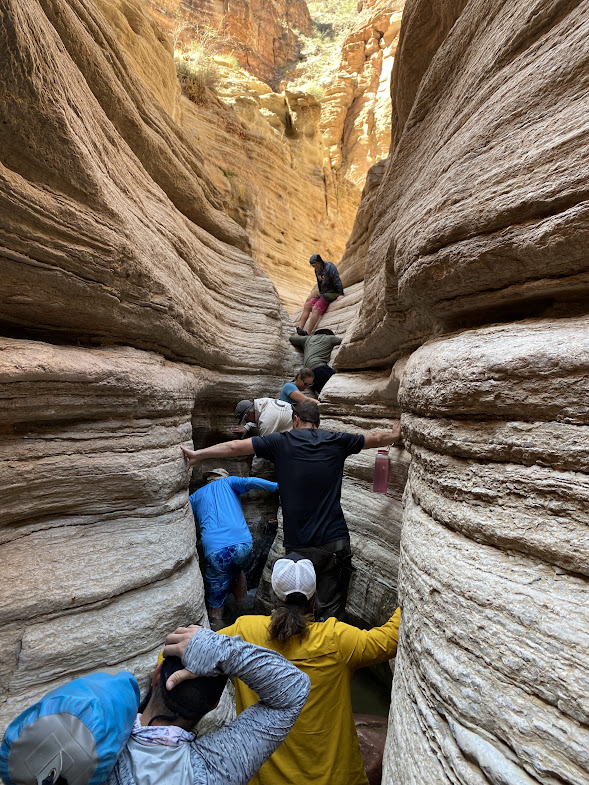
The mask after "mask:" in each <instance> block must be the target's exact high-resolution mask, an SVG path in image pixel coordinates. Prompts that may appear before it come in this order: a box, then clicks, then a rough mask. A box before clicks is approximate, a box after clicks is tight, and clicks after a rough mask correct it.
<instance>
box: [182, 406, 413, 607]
mask: <svg viewBox="0 0 589 785" xmlns="http://www.w3.org/2000/svg"><path fill="white" fill-rule="evenodd" d="M292 416H293V429H292V430H291V431H286V432H285V433H273V434H269V435H268V436H255V437H254V438H252V439H244V440H242V441H230V442H222V443H221V444H215V445H213V446H212V447H206V448H204V449H202V450H189V449H188V448H186V447H182V448H181V449H182V451H183V452H184V456H185V461H186V469H187V471H189V470H190V468H191V467H192V466H194V465H195V464H197V463H198V462H199V461H202V460H205V459H208V458H213V459H214V458H236V457H239V456H244V455H253V454H255V455H256V456H257V457H260V458H266V459H268V460H269V461H271V462H272V463H274V465H275V468H276V477H277V480H278V485H279V494H280V502H281V505H282V516H283V522H284V546H285V548H286V549H287V551H289V550H293V551H297V553H300V554H301V555H303V556H306V557H307V558H309V559H310V560H311V561H312V562H313V565H314V567H315V571H316V573H317V602H316V613H317V617H318V618H319V619H326V618H328V617H329V616H335V617H336V618H338V619H341V618H343V615H344V611H345V607H346V600H347V594H348V585H349V581H350V576H351V571H352V566H351V560H352V554H351V550H350V535H349V532H348V527H347V525H346V521H345V518H344V514H343V511H342V508H341V504H340V497H341V489H342V479H343V471H344V462H345V460H346V458H347V457H348V456H349V455H353V454H354V453H359V452H360V451H361V450H368V449H372V448H374V447H385V446H387V445H390V444H398V443H399V442H400V440H401V426H400V423H399V422H398V421H395V423H394V424H393V428H392V430H391V431H388V432H378V431H372V432H368V433H366V434H352V433H333V432H332V431H324V430H321V429H320V428H319V425H320V416H319V407H318V406H317V404H316V403H315V402H314V401H308V402H307V401H305V402H302V403H297V404H296V405H295V406H293V409H292Z"/></svg>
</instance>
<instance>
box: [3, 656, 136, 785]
mask: <svg viewBox="0 0 589 785" xmlns="http://www.w3.org/2000/svg"><path fill="white" fill-rule="evenodd" d="M138 706H139V686H138V685H137V680H136V679H135V677H134V676H133V675H132V674H131V673H127V672H124V671H123V672H121V673H117V674H116V675H115V676H112V675H110V674H108V673H93V674H91V675H90V676H84V677H82V678H80V679H75V680H74V681H72V682H70V683H69V684H65V685H64V686H63V687H58V688H57V689H55V690H52V691H51V692H49V693H48V694H47V695H45V697H44V698H41V700H40V701H38V702H37V703H35V704H34V705H33V706H30V707H29V708H28V709H25V711H23V712H22V714H19V716H18V717H17V718H16V719H15V720H14V721H13V722H11V724H10V725H9V726H8V728H7V729H6V733H5V734H4V740H3V741H2V745H1V746H0V776H1V777H2V779H3V781H4V782H5V783H6V785H54V783H56V782H57V780H58V779H59V778H60V777H62V778H63V779H64V780H65V781H66V782H67V784H68V785H101V784H102V783H104V782H105V780H106V779H107V778H108V776H109V775H110V773H111V772H112V770H113V767H114V765H115V763H116V760H117V758H118V756H119V754H120V752H121V750H122V749H123V747H124V746H125V744H126V743H127V740H128V738H129V736H130V734H131V729H132V727H133V721H134V720H135V716H136V714H137V707H138Z"/></svg>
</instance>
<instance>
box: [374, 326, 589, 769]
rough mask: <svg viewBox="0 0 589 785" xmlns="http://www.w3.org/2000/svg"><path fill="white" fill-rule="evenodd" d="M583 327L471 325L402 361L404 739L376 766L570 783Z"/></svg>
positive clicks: (399, 680)
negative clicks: (407, 447)
mask: <svg viewBox="0 0 589 785" xmlns="http://www.w3.org/2000/svg"><path fill="white" fill-rule="evenodd" d="M588 327H589V319H587V318H586V317H585V318H578V319H570V320H569V319H563V320H561V321H558V322H555V321H552V320H537V321H527V322H525V321H524V322H521V323H516V324H511V325H501V326H496V327H488V328H481V329H479V330H473V331H467V332H465V333H460V334H457V335H456V336H449V337H447V338H443V339H438V340H435V341H432V342H431V343H428V344H426V345H425V346H424V347H422V348H421V349H419V350H418V351H417V352H415V353H414V354H413V355H412V356H411V358H410V360H409V363H408V365H407V369H406V371H405V375H404V377H403V382H402V389H401V402H402V405H403V408H404V411H405V412H406V413H405V414H404V415H403V422H404V430H405V434H406V436H407V438H408V439H409V440H410V441H411V458H412V460H411V467H410V472H409V483H408V493H407V497H406V505H405V515H404V519H403V537H402V555H401V571H400V579H399V580H400V585H401V601H402V607H403V636H402V642H401V648H400V654H399V656H398V665H397V668H396V670H395V682H394V686H393V703H392V707H391V724H392V738H391V739H390V745H391V747H393V746H394V747H395V748H396V749H398V748H399V747H402V748H403V749H405V750H410V751H411V754H410V755H409V756H408V758H409V759H405V760H403V761H401V760H399V756H397V755H395V754H389V756H388V767H387V771H388V779H387V780H386V781H388V782H395V783H398V782H402V783H418V782H419V783H421V782H433V781H436V782H458V781H460V782H469V783H471V782H472V783H478V782H482V781H483V778H484V779H485V781H491V782H501V781H504V782H522V783H524V782H525V783H528V782H529V783H531V782H552V781H553V777H552V773H555V774H557V775H558V778H559V781H561V782H570V783H583V782H586V781H587V777H588V775H589V757H588V752H587V751H588V750H589V732H588V731H587V725H588V720H589V704H588V702H587V694H588V687H589V671H588V670H587V662H586V652H587V648H588V647H589V580H588V577H589V539H588V538H587V533H586V532H587V525H588V523H589V519H588V516H587V509H588V505H587V498H588V493H589V481H588V477H587V469H588V467H589V450H588V448H587V445H588V444H589V440H588V432H589V431H588V424H589V419H588V417H589V410H588V407H587V395H588V393H589V389H588V383H587V369H588V368H589V338H588V336H589V331H588ZM432 543H435V547H432ZM440 749H442V750H443V751H444V755H443V759H442V760H440V757H439V755H438V754H436V753H434V750H440ZM389 751H390V752H391V751H392V750H391V749H390V750H389ZM416 761H419V765H416Z"/></svg>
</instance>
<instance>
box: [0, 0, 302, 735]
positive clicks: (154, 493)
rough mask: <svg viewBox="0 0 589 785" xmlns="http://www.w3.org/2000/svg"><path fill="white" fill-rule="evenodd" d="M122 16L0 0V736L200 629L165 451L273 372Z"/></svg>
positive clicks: (152, 38) (256, 313)
mask: <svg viewBox="0 0 589 785" xmlns="http://www.w3.org/2000/svg"><path fill="white" fill-rule="evenodd" d="M139 11H140V7H139V5H138V4H137V3H135V2H131V3H125V2H116V3H112V4H111V3H107V2H106V0H104V2H101V4H100V5H99V6H97V5H95V4H94V3H92V2H90V0H83V1H81V2H75V3H72V2H60V0H55V1H50V0H47V2H45V0H39V2H31V1H30V0H27V2H24V0H22V2H21V1H20V0H14V2H11V3H9V4H8V5H7V6H6V8H5V9H4V12H3V17H2V20H3V24H2V25H1V26H0V49H1V51H2V58H1V61H0V70H1V81H2V84H3V86H4V90H3V92H2V96H0V101H1V105H0V114H1V117H2V122H1V123H0V204H1V207H0V216H1V218H0V234H1V237H2V250H1V252H0V277H1V280H2V286H1V287H0V325H1V328H0V333H1V334H2V337H1V338H0V344H1V345H0V397H1V398H2V402H3V404H2V407H1V408H2V411H1V413H0V441H1V442H2V460H1V461H0V498H1V499H2V516H1V525H0V562H1V564H2V575H3V581H2V589H1V591H0V617H1V619H2V623H1V624H0V627H1V629H2V632H1V634H0V636H1V639H2V643H3V646H4V650H5V652H6V656H5V657H4V658H3V662H2V665H1V666H0V727H2V728H4V726H5V725H6V724H7V723H8V722H9V721H10V720H11V719H12V718H13V717H14V716H15V715H16V713H17V712H18V711H19V710H20V709H21V708H22V707H23V706H24V705H26V704H27V703H30V702H31V701H32V700H33V699H35V698H37V697H39V696H40V695H41V694H43V693H44V692H46V691H47V690H48V689H49V688H50V687H53V686H55V685H57V684H58V683H60V682H63V681H64V680H67V679H68V678H71V676H73V675H78V674H80V673H83V672H87V671H88V670H91V669H95V668H97V667H100V666H103V665H106V664H108V665H119V666H124V667H129V668H131V669H132V670H133V671H134V672H135V673H136V674H137V676H138V677H139V678H140V679H141V681H142V683H145V677H146V675H147V674H148V673H149V671H150V670H152V669H153V666H154V663H155V653H156V651H157V650H158V648H160V647H161V643H162V641H163V637H164V634H165V633H166V632H167V631H169V630H171V629H173V628H174V627H175V626H177V625H178V624H185V623H187V622H189V621H203V622H205V623H206V615H205V612H204V603H203V591H202V580H201V577H200V572H199V569H198V563H197V560H196V558H195V530H194V522H193V519H192V514H191V511H190V506H189V505H188V501H187V497H188V494H187V490H188V477H187V475H186V473H185V470H184V466H183V461H182V457H181V453H180V449H179V446H180V444H182V443H185V444H190V439H191V434H192V429H191V421H193V420H198V421H199V422H200V423H202V424H203V425H205V424H206V425H207V428H208V429H209V430H210V429H211V428H213V427H215V423H218V422H222V423H223V424H224V427H226V425H227V424H228V423H230V422H231V413H232V411H233V408H234V406H235V402H236V401H237V400H239V399H240V398H242V397H245V396H248V395H251V396H252V397H253V396H255V395H262V394H268V392H269V391H272V392H270V394H273V393H275V392H276V391H277V390H278V389H280V386H281V384H282V383H283V379H284V378H285V376H286V373H287V370H290V368H289V365H290V363H288V364H287V362H286V360H287V357H288V352H287V349H286V346H287V344H286V340H285V337H286V334H287V331H288V329H289V327H288V323H287V322H288V319H287V315H286V312H285V311H284V310H283V309H282V306H281V304H280V301H279V299H278V297H277V295H276V291H275V288H274V286H273V285H272V283H271V282H270V280H269V279H268V278H267V276H266V275H265V274H264V273H263V272H262V271H261V270H260V269H259V268H258V267H257V266H256V265H255V263H254V261H253V260H252V258H251V256H249V255H248V252H247V251H248V249H249V247H250V243H249V239H248V237H247V235H246V233H245V231H244V230H243V229H242V228H241V227H240V226H239V225H238V224H237V223H236V222H235V221H234V220H233V219H232V218H230V217H229V216H228V215H227V214H226V213H225V212H224V211H223V199H222V196H221V194H220V193H219V192H218V190H217V188H216V186H215V184H214V182H213V180H212V179H211V178H210V177H209V175H208V174H207V171H206V166H207V165H206V164H205V162H204V159H203V157H202V155H201V153H200V152H199V150H198V148H197V147H195V146H194V144H193V143H192V142H191V141H190V139H189V138H188V136H187V135H186V134H185V133H184V132H183V131H182V130H181V129H180V127H179V126H178V125H177V124H176V123H175V122H174V120H173V119H172V114H173V113H170V112H168V111H166V109H165V108H164V105H165V104H166V103H167V105H168V106H172V105H173V103H174V102H175V101H177V97H178V95H177V85H176V82H175V81H173V82H172V81H170V80H169V78H168V76H169V72H170V69H172V71H173V65H172V58H171V53H170V52H169V50H168V49H167V48H166V46H167V45H165V43H164V42H163V41H162V40H161V37H158V35H157V34H156V32H155V31H154V28H153V25H152V23H151V22H149V20H146V19H142V18H141V17H138V16H137V14H138V13H139ZM141 13H142V12H141ZM126 26H130V27H131V29H132V30H133V31H134V37H133V36H132V35H131V34H130V33H129V30H128V27H126ZM127 39H128V40H129V41H131V42H132V43H130V44H129V46H130V55H129V57H127V54H126V52H125V49H124V48H123V46H122V45H121V43H119V41H123V43H124V41H125V40H127ZM150 47H152V48H153V60H154V62H167V69H168V70H167V71H166V70H164V72H162V73H160V72H159V71H158V69H156V68H150V66H149V64H148V61H149V51H150ZM166 58H167V61H166ZM140 77H141V78H140ZM144 79H145V80H147V81H146V82H144V81H143V80H144ZM166 85H171V89H172V96H170V97H169V98H167V99H165V95H166V90H167V87H166ZM162 96H164V97H163V98H162ZM156 99H157V100H156ZM228 281H231V286H230V287H228V284H227V282H228ZM197 437H198V439H200V440H201V441H200V443H199V442H198V439H197V446H200V444H202V441H204V436H203V434H202V432H201V433H198V434H197Z"/></svg>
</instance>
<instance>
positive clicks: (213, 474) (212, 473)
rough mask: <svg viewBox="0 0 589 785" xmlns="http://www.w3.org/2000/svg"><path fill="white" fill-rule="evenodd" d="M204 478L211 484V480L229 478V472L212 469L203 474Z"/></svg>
mask: <svg viewBox="0 0 589 785" xmlns="http://www.w3.org/2000/svg"><path fill="white" fill-rule="evenodd" d="M203 477H204V479H205V480H206V481H207V482H210V481H211V480H219V479H221V478H222V477H229V472H228V471H227V469H210V470H209V471H208V472H205V473H204V474H203Z"/></svg>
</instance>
